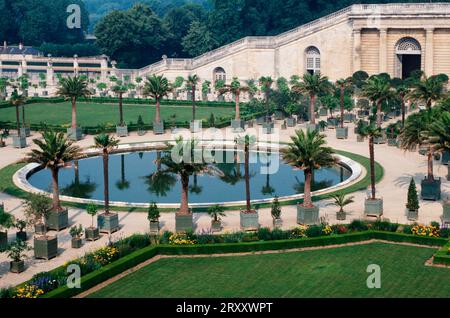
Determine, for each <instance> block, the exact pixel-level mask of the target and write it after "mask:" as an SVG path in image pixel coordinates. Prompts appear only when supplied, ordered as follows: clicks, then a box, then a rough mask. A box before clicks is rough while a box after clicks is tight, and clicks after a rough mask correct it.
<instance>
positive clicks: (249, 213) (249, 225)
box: [236, 135, 259, 231]
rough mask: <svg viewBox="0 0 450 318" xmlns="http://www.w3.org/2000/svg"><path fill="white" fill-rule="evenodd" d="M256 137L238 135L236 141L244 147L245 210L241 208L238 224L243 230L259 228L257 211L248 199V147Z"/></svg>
mask: <svg viewBox="0 0 450 318" xmlns="http://www.w3.org/2000/svg"><path fill="white" fill-rule="evenodd" d="M255 142H256V137H255V136H252V135H245V136H239V137H238V138H237V139H236V143H237V144H238V145H239V146H241V147H243V148H244V180H245V210H241V212H240V214H239V216H240V224H241V228H242V229H243V230H245V231H254V230H257V229H258V228H259V216H258V211H257V210H255V209H253V208H252V207H251V199H250V196H251V194H250V148H251V147H252V146H253V145H254V144H255Z"/></svg>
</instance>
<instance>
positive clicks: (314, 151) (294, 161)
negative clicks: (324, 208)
mask: <svg viewBox="0 0 450 318" xmlns="http://www.w3.org/2000/svg"><path fill="white" fill-rule="evenodd" d="M325 145H326V141H325V135H322V134H320V133H319V132H317V131H315V130H308V131H307V132H306V133H305V132H304V131H303V130H297V131H296V132H295V136H291V143H289V144H288V146H287V148H283V149H282V150H281V153H282V157H283V160H284V161H285V162H286V163H287V164H289V165H291V166H293V167H295V168H297V169H300V170H303V173H304V174H305V190H304V195H303V203H302V204H298V205H297V223H299V224H306V225H310V224H318V223H319V208H318V207H317V206H315V205H313V203H312V198H311V183H312V175H313V173H314V170H315V169H318V168H321V167H331V166H333V165H334V164H336V163H337V159H336V157H334V156H333V154H334V151H333V149H332V148H330V147H327V146H325Z"/></svg>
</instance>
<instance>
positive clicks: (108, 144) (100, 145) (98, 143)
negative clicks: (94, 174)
mask: <svg viewBox="0 0 450 318" xmlns="http://www.w3.org/2000/svg"><path fill="white" fill-rule="evenodd" d="M94 142H95V144H94V146H93V147H94V148H96V149H100V150H101V151H102V157H103V189H104V190H103V193H104V197H105V215H109V154H110V152H111V151H112V150H113V149H114V148H116V147H117V146H118V145H119V140H117V139H115V138H114V137H111V136H109V135H106V134H101V135H98V136H95V138H94Z"/></svg>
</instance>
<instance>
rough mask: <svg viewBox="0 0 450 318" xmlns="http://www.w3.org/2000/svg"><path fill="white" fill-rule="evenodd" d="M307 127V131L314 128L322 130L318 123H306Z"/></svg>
mask: <svg viewBox="0 0 450 318" xmlns="http://www.w3.org/2000/svg"><path fill="white" fill-rule="evenodd" d="M305 127H306V130H307V131H313V130H315V131H319V130H320V126H319V125H317V124H306V126H305Z"/></svg>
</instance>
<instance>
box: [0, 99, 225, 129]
mask: <svg viewBox="0 0 450 318" xmlns="http://www.w3.org/2000/svg"><path fill="white" fill-rule="evenodd" d="M123 111H124V118H125V122H127V123H128V122H130V121H131V122H133V123H136V122H137V119H138V116H139V115H141V116H142V119H143V120H144V123H146V124H150V123H152V122H153V119H154V117H155V106H154V105H124V106H123ZM211 113H214V116H215V118H219V117H226V118H229V117H231V116H232V114H233V109H230V107H197V108H196V118H197V119H205V120H206V119H208V118H209V117H210V116H211ZM173 114H176V115H177V117H176V121H177V122H185V121H190V120H191V119H192V107H190V106H166V105H163V106H161V118H162V119H163V120H165V121H167V122H168V123H171V122H172V120H171V119H170V116H171V115H173ZM25 115H26V121H27V123H28V124H39V123H41V122H45V123H47V124H49V125H68V124H70V122H71V105H70V103H69V102H65V103H57V104H54V103H42V104H29V105H26V106H25ZM0 121H3V122H6V121H10V122H15V121H16V114H15V108H14V107H9V108H3V109H0ZM118 121H119V107H118V105H117V104H100V103H81V102H79V103H78V105H77V122H78V124H79V125H80V126H82V127H83V126H89V127H93V126H97V125H98V124H107V123H111V124H116V123H117V122H118Z"/></svg>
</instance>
